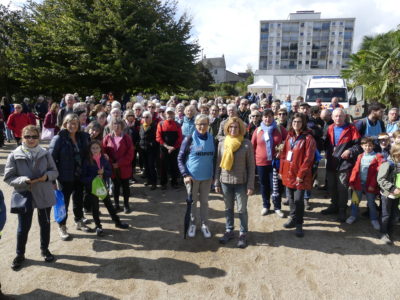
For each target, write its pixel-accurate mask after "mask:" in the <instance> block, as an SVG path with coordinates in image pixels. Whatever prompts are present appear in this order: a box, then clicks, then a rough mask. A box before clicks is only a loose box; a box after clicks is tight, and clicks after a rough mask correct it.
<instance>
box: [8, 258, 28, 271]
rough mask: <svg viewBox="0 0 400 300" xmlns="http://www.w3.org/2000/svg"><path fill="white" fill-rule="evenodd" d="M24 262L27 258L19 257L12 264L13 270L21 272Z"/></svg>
mask: <svg viewBox="0 0 400 300" xmlns="http://www.w3.org/2000/svg"><path fill="white" fill-rule="evenodd" d="M24 260H25V256H24V255H17V256H16V257H15V258H14V260H13V262H12V264H11V269H13V270H14V271H17V270H19V269H20V268H21V266H22V263H23V262H24Z"/></svg>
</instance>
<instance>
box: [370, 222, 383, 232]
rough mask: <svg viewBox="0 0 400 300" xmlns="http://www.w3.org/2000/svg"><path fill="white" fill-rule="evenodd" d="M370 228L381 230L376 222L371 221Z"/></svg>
mask: <svg viewBox="0 0 400 300" xmlns="http://www.w3.org/2000/svg"><path fill="white" fill-rule="evenodd" d="M371 224H372V227H374V229H375V230H378V231H379V230H381V225H380V224H379V222H378V220H372V221H371Z"/></svg>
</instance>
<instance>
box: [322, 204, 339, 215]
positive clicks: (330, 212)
mask: <svg viewBox="0 0 400 300" xmlns="http://www.w3.org/2000/svg"><path fill="white" fill-rule="evenodd" d="M338 211H339V210H338V209H337V208H335V207H333V206H328V208H326V209H323V210H321V214H323V215H333V214H337V213H338Z"/></svg>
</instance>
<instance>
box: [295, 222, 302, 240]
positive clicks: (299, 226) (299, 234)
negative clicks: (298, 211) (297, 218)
mask: <svg viewBox="0 0 400 300" xmlns="http://www.w3.org/2000/svg"><path fill="white" fill-rule="evenodd" d="M296 236H297V237H303V236H304V232H303V224H296Z"/></svg>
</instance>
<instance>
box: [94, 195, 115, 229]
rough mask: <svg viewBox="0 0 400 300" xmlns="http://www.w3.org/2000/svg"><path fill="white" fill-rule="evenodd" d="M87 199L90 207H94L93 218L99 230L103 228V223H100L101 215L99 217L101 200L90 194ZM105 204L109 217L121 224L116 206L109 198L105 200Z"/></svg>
mask: <svg viewBox="0 0 400 300" xmlns="http://www.w3.org/2000/svg"><path fill="white" fill-rule="evenodd" d="M87 199H88V201H89V202H90V205H91V207H92V216H93V220H94V223H95V224H96V227H97V228H102V226H101V222H100V215H99V202H100V200H99V198H97V197H96V196H95V195H93V194H91V193H89V194H87ZM103 203H104V205H105V207H106V208H107V211H108V213H109V215H110V216H111V219H112V220H113V221H114V222H115V223H116V224H117V223H119V222H120V220H119V217H118V215H117V212H116V210H115V208H114V206H113V205H112V203H111V199H110V197H109V196H107V197H106V198H104V199H103Z"/></svg>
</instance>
